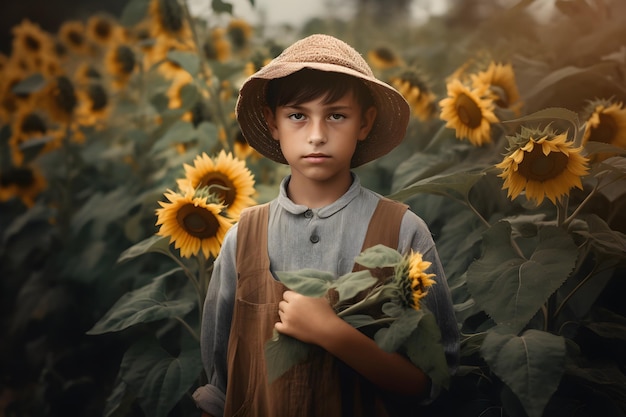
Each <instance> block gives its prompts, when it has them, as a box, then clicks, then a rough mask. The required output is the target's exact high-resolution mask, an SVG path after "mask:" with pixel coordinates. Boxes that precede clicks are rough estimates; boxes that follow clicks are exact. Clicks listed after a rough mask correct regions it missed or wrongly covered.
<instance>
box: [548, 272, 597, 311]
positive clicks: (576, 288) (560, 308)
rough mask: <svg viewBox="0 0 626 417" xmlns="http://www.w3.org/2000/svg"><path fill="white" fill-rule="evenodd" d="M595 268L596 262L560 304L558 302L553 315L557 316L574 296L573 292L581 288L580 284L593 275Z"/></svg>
mask: <svg viewBox="0 0 626 417" xmlns="http://www.w3.org/2000/svg"><path fill="white" fill-rule="evenodd" d="M596 268H597V264H596V265H594V267H593V269H592V270H591V271H590V272H589V273H588V274H587V276H585V278H583V279H582V280H581V281H580V282H579V283H578V285H576V287H574V289H573V290H572V291H570V292H569V294H567V296H566V297H565V298H564V299H563V301H561V304H559V306H558V307H557V308H556V310H554V314H553V317H556V316H558V314H559V313H560V312H561V310H563V307H565V304H566V303H567V302H568V301H569V300H570V299H571V298H572V297H573V296H574V294H576V291H578V290H579V289H580V288H582V286H583V285H585V283H586V282H587V281H589V280H590V279H591V277H592V276H593V274H594V273H595V271H596Z"/></svg>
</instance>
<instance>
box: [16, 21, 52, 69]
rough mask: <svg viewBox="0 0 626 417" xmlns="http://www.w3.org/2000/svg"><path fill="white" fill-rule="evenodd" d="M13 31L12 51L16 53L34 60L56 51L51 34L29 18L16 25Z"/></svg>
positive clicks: (31, 60)
mask: <svg viewBox="0 0 626 417" xmlns="http://www.w3.org/2000/svg"><path fill="white" fill-rule="evenodd" d="M12 32H13V43H12V52H13V54H14V55H21V56H23V57H25V58H26V59H27V60H28V61H30V62H33V61H35V60H37V59H38V58H40V57H41V56H43V55H48V54H51V53H53V52H54V42H53V41H52V37H51V36H50V34H49V33H48V32H45V31H44V30H42V29H41V28H40V27H39V25H37V24H34V23H32V22H31V21H30V20H28V19H24V20H22V22H21V23H20V24H19V25H17V26H14V27H13V29H12Z"/></svg>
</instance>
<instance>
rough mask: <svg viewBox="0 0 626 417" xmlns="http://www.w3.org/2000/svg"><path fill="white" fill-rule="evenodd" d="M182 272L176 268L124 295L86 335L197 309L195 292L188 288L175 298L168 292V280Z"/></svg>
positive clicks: (114, 330) (166, 317)
mask: <svg viewBox="0 0 626 417" xmlns="http://www.w3.org/2000/svg"><path fill="white" fill-rule="evenodd" d="M180 270H181V268H174V269H172V270H170V271H168V272H166V273H165V274H163V275H160V276H158V277H156V278H155V279H154V281H153V282H152V283H150V284H148V285H145V286H143V287H141V288H138V289H136V290H134V291H131V292H128V293H126V294H124V295H123V296H122V297H121V298H120V299H119V300H118V301H117V302H116V303H115V304H114V305H113V307H111V308H110V309H109V311H107V313H106V314H105V315H104V317H102V318H101V319H100V320H99V321H98V322H97V323H96V324H95V325H94V326H93V327H92V328H91V329H90V330H89V331H88V332H87V334H92V335H95V334H102V333H108V332H116V331H120V330H124V329H126V328H128V327H130V326H134V325H136V324H139V323H149V322H153V321H157V320H162V319H168V318H172V317H183V316H185V315H186V314H187V313H189V312H190V311H191V310H193V309H194V307H196V298H195V294H194V293H193V289H192V288H189V287H190V286H186V287H185V289H184V290H183V291H182V292H180V293H177V297H173V298H172V295H171V294H169V292H168V291H167V286H168V281H169V278H170V277H171V276H172V275H174V274H176V273H177V272H179V271H180Z"/></svg>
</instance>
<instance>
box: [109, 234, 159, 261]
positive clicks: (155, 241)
mask: <svg viewBox="0 0 626 417" xmlns="http://www.w3.org/2000/svg"><path fill="white" fill-rule="evenodd" d="M169 247H170V243H169V237H168V236H158V235H152V236H150V237H148V238H146V239H144V240H142V241H141V242H138V243H136V244H134V245H133V246H131V247H130V248H128V249H126V250H125V251H124V252H122V253H121V254H120V257H119V258H118V259H117V261H118V262H123V261H127V260H129V259H133V258H136V257H137V256H140V255H143V254H144V253H148V252H156V253H162V254H164V255H168V256H171V252H170V250H169Z"/></svg>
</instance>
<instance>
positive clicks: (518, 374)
mask: <svg viewBox="0 0 626 417" xmlns="http://www.w3.org/2000/svg"><path fill="white" fill-rule="evenodd" d="M565 352H566V351H565V341H564V339H563V338H562V337H561V336H556V335H553V334H551V333H548V332H543V331H539V330H534V329H530V330H527V331H525V332H524V333H523V334H522V335H521V336H516V335H514V334H500V332H498V331H497V330H494V331H490V332H489V333H488V334H487V337H486V338H485V340H484V342H483V345H482V347H481V353H482V355H483V357H484V358H485V361H486V362H487V364H488V365H489V367H490V368H491V370H492V371H493V372H494V373H495V374H496V375H497V376H498V377H499V378H500V379H502V381H504V383H505V384H506V385H507V386H508V387H509V388H510V389H511V390H512V391H513V392H514V393H515V395H517V397H518V398H519V400H520V402H521V403H522V405H523V406H524V409H525V410H526V413H528V417H541V415H542V413H543V409H544V408H545V406H546V404H547V403H548V400H549V399H550V397H551V396H552V394H553V393H554V392H555V391H556V389H557V387H558V385H559V382H560V381H561V377H562V376H563V371H564V369H565Z"/></svg>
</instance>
